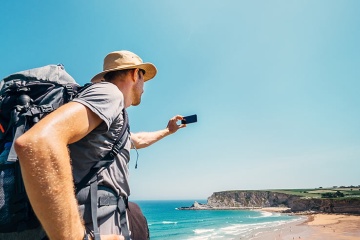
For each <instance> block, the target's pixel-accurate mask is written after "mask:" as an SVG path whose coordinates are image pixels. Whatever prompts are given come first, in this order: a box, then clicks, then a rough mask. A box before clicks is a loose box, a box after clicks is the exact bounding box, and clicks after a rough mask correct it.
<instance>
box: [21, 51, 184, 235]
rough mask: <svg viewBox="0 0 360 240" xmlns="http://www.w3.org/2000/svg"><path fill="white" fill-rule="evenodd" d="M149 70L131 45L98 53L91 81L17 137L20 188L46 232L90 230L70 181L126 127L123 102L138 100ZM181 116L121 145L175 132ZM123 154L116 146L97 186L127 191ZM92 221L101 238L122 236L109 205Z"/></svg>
mask: <svg viewBox="0 0 360 240" xmlns="http://www.w3.org/2000/svg"><path fill="white" fill-rule="evenodd" d="M156 73H157V70H156V67H155V66H154V65H153V64H151V63H143V61H142V60H141V58H140V57H138V56H137V55H136V54H134V53H132V52H129V51H116V52H112V53H109V54H108V55H107V56H106V57H105V59H104V68H103V71H102V72H101V73H99V74H97V75H96V76H94V78H93V79H92V80H91V81H92V82H93V83H95V84H93V85H91V86H90V87H88V88H86V89H85V90H84V91H82V92H81V93H80V94H79V96H78V97H77V98H76V99H74V101H72V102H70V103H67V104H65V105H63V106H62V107H60V108H59V109H57V110H56V111H54V112H52V113H51V114H49V115H48V116H46V117H45V118H44V119H42V120H41V121H40V122H39V123H37V124H36V125H35V126H34V127H32V128H31V129H30V130H29V131H27V132H26V133H25V134H23V135H22V136H21V137H19V138H18V139H17V140H16V142H15V150H16V152H17V154H18V158H19V161H20V166H21V169H22V176H23V179H24V183H25V187H26V191H27V194H28V196H29V199H30V202H31V204H32V207H33V209H34V211H35V213H36V215H37V217H38V219H39V220H40V222H41V224H42V227H43V228H44V230H45V232H46V234H47V236H48V237H49V238H50V239H52V240H53V239H59V240H60V239H61V240H63V239H71V240H81V239H89V238H90V239H91V238H93V237H94V236H88V235H87V234H84V232H85V225H86V231H87V232H89V230H94V231H95V232H96V229H93V225H92V224H91V222H90V223H88V222H87V221H86V220H85V225H84V222H83V220H82V216H80V213H79V210H78V202H77V199H76V197H75V194H74V181H75V182H76V183H78V182H80V181H81V179H82V178H84V176H86V174H87V173H88V172H89V170H90V169H91V167H92V166H94V164H96V163H97V162H98V161H99V159H101V158H102V157H104V155H106V154H107V153H108V152H109V151H110V150H111V149H112V145H113V144H114V142H115V139H116V138H117V135H118V134H119V132H120V130H121V129H122V128H123V127H126V126H123V125H124V120H125V118H126V116H125V115H124V113H123V109H124V108H127V107H129V106H131V105H133V106H136V105H139V104H140V102H141V95H142V93H143V86H144V82H145V81H148V80H150V79H152V78H153V77H155V75H156ZM181 119H182V117H181V116H175V117H173V118H172V119H171V120H170V121H169V123H168V125H167V127H166V129H164V130H160V131H157V132H142V133H136V134H131V137H130V138H131V139H130V138H129V137H128V138H127V139H126V144H125V147H124V149H125V150H126V151H129V150H130V148H131V147H134V148H138V149H139V148H143V147H147V146H150V145H151V144H153V143H155V142H157V141H158V140H160V139H162V138H164V137H165V136H168V135H170V134H172V133H175V132H176V131H177V130H178V129H180V128H183V127H185V125H183V124H181V125H178V124H177V121H178V120H181ZM69 150H70V152H69ZM126 151H125V153H126ZM128 161H129V159H128V154H124V152H119V153H118V154H117V155H116V156H115V161H114V162H113V163H112V164H111V165H110V166H109V167H108V168H107V169H106V170H104V171H102V172H101V173H100V174H99V176H98V183H99V189H100V188H101V187H104V188H105V190H106V191H108V192H112V193H113V194H114V195H117V196H121V197H122V199H126V198H127V197H128V196H129V194H130V189H129V184H128ZM101 189H102V188H101ZM86 196H88V193H87V194H86ZM85 209H86V207H85ZM99 225H100V226H99V228H100V233H101V234H102V236H101V240H110V239H124V238H123V236H121V235H123V233H122V230H121V228H120V226H119V225H120V216H119V214H118V213H117V210H116V209H115V210H114V211H113V212H111V213H108V215H106V218H104V219H99Z"/></svg>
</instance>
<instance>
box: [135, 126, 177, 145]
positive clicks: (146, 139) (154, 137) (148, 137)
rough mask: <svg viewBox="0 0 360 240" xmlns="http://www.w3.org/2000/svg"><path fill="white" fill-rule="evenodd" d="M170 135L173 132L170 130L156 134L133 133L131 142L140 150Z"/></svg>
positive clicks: (166, 129)
mask: <svg viewBox="0 0 360 240" xmlns="http://www.w3.org/2000/svg"><path fill="white" fill-rule="evenodd" d="M170 134H171V132H170V131H169V129H168V128H165V129H163V130H159V131H155V132H139V133H131V140H132V142H133V143H134V145H135V148H137V149H140V148H145V147H148V146H150V145H152V144H154V143H156V142H157V141H159V140H161V139H163V138H164V137H166V136H168V135H170Z"/></svg>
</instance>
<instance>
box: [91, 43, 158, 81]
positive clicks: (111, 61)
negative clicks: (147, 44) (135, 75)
mask: <svg viewBox="0 0 360 240" xmlns="http://www.w3.org/2000/svg"><path fill="white" fill-rule="evenodd" d="M134 68H140V69H142V70H144V71H145V75H144V81H147V80H150V79H152V78H153V77H155V75H156V72H157V70H156V67H155V65H154V64H152V63H144V62H143V60H142V59H141V58H140V57H139V56H138V55H136V54H135V53H132V52H130V51H125V50H122V51H115V52H111V53H109V54H108V55H107V56H106V57H105V58H104V67H103V71H102V72H101V73H99V74H96V75H95V76H94V77H93V78H92V79H91V82H100V81H101V80H103V79H104V75H105V74H106V73H108V72H112V71H117V70H124V69H134Z"/></svg>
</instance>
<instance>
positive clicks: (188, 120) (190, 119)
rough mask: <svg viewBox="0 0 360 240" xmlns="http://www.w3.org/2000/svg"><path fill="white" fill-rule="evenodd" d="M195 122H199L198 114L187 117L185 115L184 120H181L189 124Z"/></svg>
mask: <svg viewBox="0 0 360 240" xmlns="http://www.w3.org/2000/svg"><path fill="white" fill-rule="evenodd" d="M195 122H197V115H196V114H194V115H190V116H186V117H184V119H183V120H181V123H182V124H189V123H195Z"/></svg>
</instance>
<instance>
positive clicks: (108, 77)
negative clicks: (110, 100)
mask: <svg viewBox="0 0 360 240" xmlns="http://www.w3.org/2000/svg"><path fill="white" fill-rule="evenodd" d="M130 70H133V69H124V70H117V71H111V72H108V73H106V74H105V75H104V79H105V81H106V82H111V81H113V80H114V79H116V78H117V77H120V78H123V77H124V76H125V75H126V74H128V72H129V71H130Z"/></svg>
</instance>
